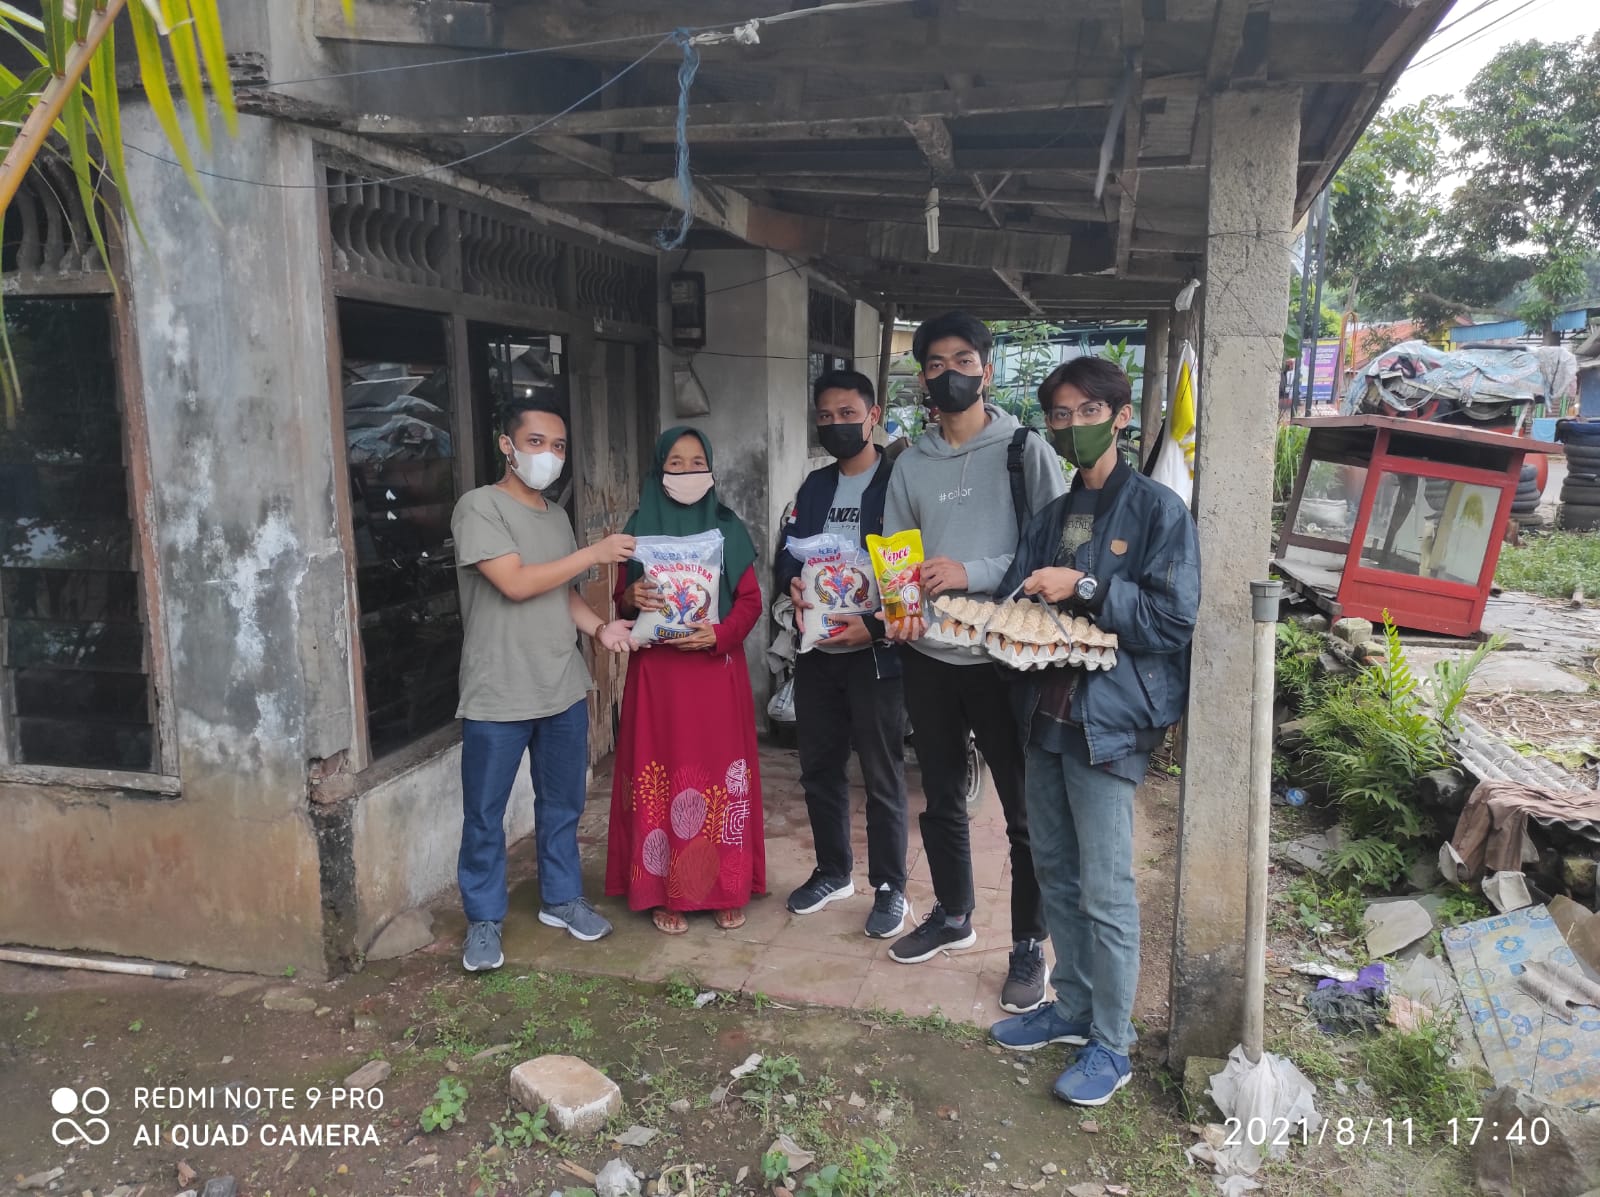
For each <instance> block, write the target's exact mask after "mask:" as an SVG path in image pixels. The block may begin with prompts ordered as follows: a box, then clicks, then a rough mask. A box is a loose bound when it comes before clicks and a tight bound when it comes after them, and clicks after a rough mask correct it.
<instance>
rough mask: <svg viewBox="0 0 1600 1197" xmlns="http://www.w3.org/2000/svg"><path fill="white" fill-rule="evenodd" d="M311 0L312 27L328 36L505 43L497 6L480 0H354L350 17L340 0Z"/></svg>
mask: <svg viewBox="0 0 1600 1197" xmlns="http://www.w3.org/2000/svg"><path fill="white" fill-rule="evenodd" d="M315 4H316V11H315V14H314V16H313V18H312V20H313V25H312V28H313V30H314V31H315V33H316V35H317V36H318V37H320V38H323V39H326V40H328V41H354V42H374V43H378V44H380V45H388V46H433V47H438V48H446V49H458V50H500V49H504V48H505V32H504V29H503V27H502V25H501V22H500V10H499V9H498V8H496V7H495V5H493V4H485V3H481V2H479V0H400V2H395V0H386V2H383V3H380V2H378V0H355V4H354V8H355V20H354V21H353V22H350V21H346V20H345V17H344V6H343V5H342V4H341V3H340V0H315Z"/></svg>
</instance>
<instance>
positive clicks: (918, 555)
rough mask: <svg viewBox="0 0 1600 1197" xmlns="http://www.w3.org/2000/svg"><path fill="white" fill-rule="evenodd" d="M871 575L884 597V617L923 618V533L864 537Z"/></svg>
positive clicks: (909, 530) (911, 532) (914, 532)
mask: <svg viewBox="0 0 1600 1197" xmlns="http://www.w3.org/2000/svg"><path fill="white" fill-rule="evenodd" d="M867 552H869V553H871V554H872V572H873V574H874V575H875V576H876V577H877V580H878V593H879V594H881V595H882V596H883V617H884V618H885V619H888V620H896V621H898V620H902V619H911V618H912V617H914V616H917V615H921V614H922V532H921V530H920V529H917V528H908V529H907V530H906V531H904V532H896V533H895V534H894V535H893V536H869V537H867Z"/></svg>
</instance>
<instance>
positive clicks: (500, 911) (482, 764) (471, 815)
mask: <svg viewBox="0 0 1600 1197" xmlns="http://www.w3.org/2000/svg"><path fill="white" fill-rule="evenodd" d="M524 752H526V753H527V754H528V768H529V771H530V772H531V773H532V776H533V833H534V839H535V841H536V843H537V844H538V849H539V898H540V901H542V902H543V903H544V904H545V905H546V906H560V905H563V904H564V903H567V902H570V901H572V899H574V898H577V897H580V896H582V894H583V876H582V874H581V872H580V870H579V863H578V816H579V815H581V814H582V813H583V802H584V799H585V798H586V797H587V796H588V794H587V791H586V790H585V788H584V775H585V774H586V773H587V771H588V767H589V703H588V700H587V699H580V700H579V701H578V702H576V703H574V704H573V705H572V706H571V707H569V708H567V709H566V710H565V711H563V712H561V714H559V715H551V716H549V717H548V718H545V719H525V720H521V721H518V722H514V723H499V722H487V721H484V720H479V719H463V720H462V721H461V813H462V821H461V855H460V857H459V858H458V859H457V862H456V880H457V882H458V883H459V884H460V886H461V905H462V907H463V908H464V909H465V910H466V913H467V919H468V921H470V922H474V923H476V922H482V921H489V922H496V923H497V922H500V921H501V920H503V919H504V918H505V917H506V832H505V818H506V803H507V802H508V801H509V800H510V798H511V786H512V784H513V783H514V782H515V781H516V780H517V769H518V767H520V766H521V764H522V754H523V753H524Z"/></svg>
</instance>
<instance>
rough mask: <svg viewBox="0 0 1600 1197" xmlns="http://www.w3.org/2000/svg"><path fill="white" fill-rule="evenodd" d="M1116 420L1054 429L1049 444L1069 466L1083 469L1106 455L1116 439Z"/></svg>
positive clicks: (1113, 418)
mask: <svg viewBox="0 0 1600 1197" xmlns="http://www.w3.org/2000/svg"><path fill="white" fill-rule="evenodd" d="M1116 424H1117V418H1116V416H1112V417H1111V418H1110V419H1109V420H1102V421H1101V422H1100V423H1098V424H1074V425H1073V426H1072V427H1071V428H1056V429H1053V430H1052V431H1051V433H1050V443H1051V444H1053V445H1054V446H1055V447H1056V452H1057V453H1059V454H1060V455H1061V457H1062V458H1063V459H1064V460H1065V461H1066V463H1067V464H1068V465H1070V466H1075V467H1077V468H1078V469H1083V468H1084V467H1086V466H1092V465H1094V463H1095V462H1097V461H1099V460H1100V459H1101V458H1102V457H1104V456H1105V455H1106V450H1107V449H1109V448H1111V445H1112V442H1114V441H1115V440H1116V439H1117V428H1116Z"/></svg>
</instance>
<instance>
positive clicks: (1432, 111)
mask: <svg viewBox="0 0 1600 1197" xmlns="http://www.w3.org/2000/svg"><path fill="white" fill-rule="evenodd" d="M1597 77H1600V36H1597V37H1596V38H1594V39H1592V40H1591V41H1589V42H1588V43H1584V42H1583V41H1573V42H1555V43H1548V44H1546V43H1540V42H1523V43H1519V44H1517V45H1513V46H1508V47H1507V48H1506V49H1505V50H1503V51H1501V53H1500V54H1499V55H1497V56H1496V57H1495V58H1494V59H1493V60H1492V61H1491V62H1490V63H1489V64H1488V65H1487V66H1486V67H1484V69H1483V70H1482V71H1480V72H1479V73H1478V75H1477V76H1476V77H1475V78H1474V79H1473V81H1472V82H1471V84H1469V85H1468V87H1467V89H1466V91H1465V93H1464V97H1463V99H1464V102H1463V103H1462V104H1460V105H1456V106H1450V105H1448V104H1447V102H1446V101H1445V100H1444V98H1442V97H1438V96H1431V97H1429V98H1427V99H1424V100H1422V101H1420V102H1418V103H1416V104H1410V105H1405V106H1403V107H1399V108H1394V109H1391V110H1389V111H1387V112H1384V113H1382V114H1380V115H1379V117H1378V118H1377V119H1376V120H1375V121H1374V122H1373V123H1372V125H1371V126H1369V128H1368V129H1367V131H1366V133H1365V134H1363V136H1362V138H1361V140H1360V141H1359V142H1358V143H1357V144H1356V146H1355V148H1354V149H1353V150H1352V151H1351V153H1350V156H1349V157H1348V158H1347V159H1346V160H1345V163H1344V165H1343V166H1341V167H1340V168H1339V173H1338V174H1337V175H1335V176H1334V180H1333V201H1332V210H1333V220H1332V226H1331V228H1330V231H1329V236H1328V264H1329V271H1330V277H1331V280H1332V281H1333V282H1334V284H1335V285H1336V286H1339V287H1342V288H1344V289H1346V290H1347V292H1348V293H1349V299H1348V302H1349V305H1350V306H1351V307H1352V308H1354V307H1356V306H1358V305H1359V307H1360V308H1361V309H1362V310H1363V311H1366V312H1369V313H1372V314H1375V315H1379V316H1382V317H1387V318H1394V319H1398V318H1402V317H1408V318H1411V319H1414V320H1417V321H1419V322H1421V323H1422V324H1424V325H1426V326H1429V327H1435V328H1436V327H1438V326H1440V325H1442V324H1444V323H1446V322H1447V321H1449V320H1450V319H1453V318H1454V317H1457V316H1462V315H1471V314H1473V313H1475V312H1483V311H1500V309H1499V308H1497V305H1500V304H1503V303H1506V302H1507V297H1508V296H1514V295H1515V294H1516V293H1517V292H1518V289H1519V287H1520V288H1524V289H1525V290H1526V299H1525V302H1522V303H1520V304H1518V305H1517V310H1516V311H1515V312H1513V311H1509V310H1505V311H1503V312H1501V314H1503V315H1505V316H1507V317H1510V316H1513V315H1516V316H1519V317H1521V318H1522V319H1524V320H1525V321H1526V322H1527V323H1528V324H1530V325H1531V326H1533V327H1537V328H1540V329H1542V330H1545V331H1546V332H1548V329H1549V325H1550V321H1551V319H1552V318H1553V317H1554V316H1555V315H1556V314H1557V313H1558V312H1559V311H1560V310H1561V305H1562V304H1564V303H1567V302H1570V301H1571V300H1573V299H1576V298H1580V297H1581V293H1582V292H1583V291H1584V290H1585V289H1586V280H1585V277H1584V264H1585V260H1586V259H1587V258H1589V257H1590V256H1591V255H1592V254H1593V252H1594V250H1595V246H1596V240H1597V233H1600V202H1597V199H1596V194H1597V192H1596V189H1597V186H1600V89H1597V88H1596V87H1595V85H1594V80H1595V79H1596V78H1597ZM1449 137H1454V138H1456V139H1457V140H1458V141H1459V142H1460V145H1461V149H1462V153H1461V154H1460V155H1459V156H1447V154H1446V152H1445V148H1443V147H1445V144H1446V140H1447V138H1449ZM1452 174H1459V175H1460V176H1461V177H1462V179H1463V181H1462V182H1461V183H1460V184H1459V186H1458V187H1457V188H1456V190H1455V191H1454V193H1453V194H1451V195H1448V196H1446V195H1445V194H1443V188H1444V187H1445V186H1446V183H1447V181H1448V179H1449V177H1450V176H1451V175H1452ZM1512 302H1515V301H1514V300H1513V301H1512Z"/></svg>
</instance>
